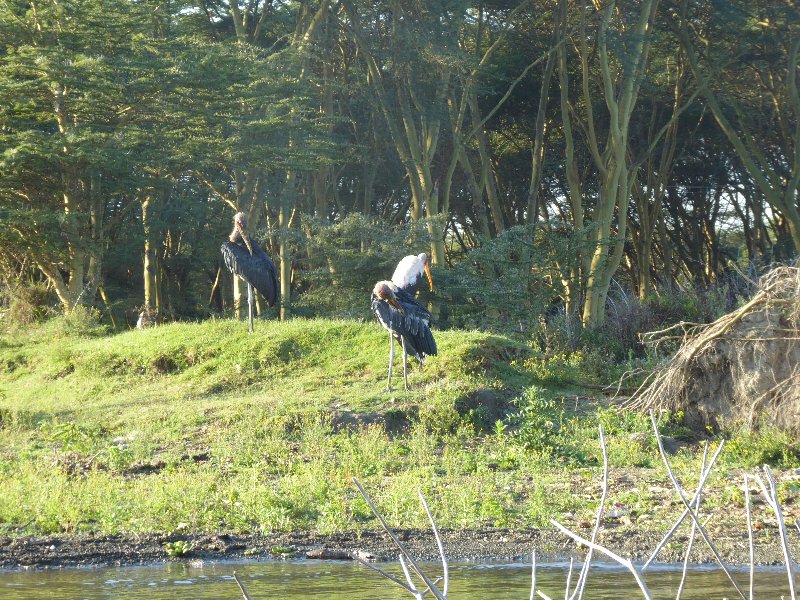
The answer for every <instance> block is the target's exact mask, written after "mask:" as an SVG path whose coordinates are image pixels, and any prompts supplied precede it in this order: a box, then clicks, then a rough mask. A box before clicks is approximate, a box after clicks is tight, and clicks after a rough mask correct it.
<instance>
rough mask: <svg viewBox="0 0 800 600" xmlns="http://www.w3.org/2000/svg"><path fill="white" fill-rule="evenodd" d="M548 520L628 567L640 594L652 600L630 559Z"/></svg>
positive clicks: (559, 528)
mask: <svg viewBox="0 0 800 600" xmlns="http://www.w3.org/2000/svg"><path fill="white" fill-rule="evenodd" d="M550 522H551V523H552V524H553V525H555V527H556V529H558V530H559V531H560V532H561V533H563V534H564V535H568V536H569V537H571V538H572V539H573V540H575V541H576V542H578V543H580V544H584V545H586V546H588V547H589V548H594V549H595V550H597V551H598V552H602V553H603V554H605V555H606V556H608V557H609V558H610V559H611V560H613V561H615V562H618V563H619V564H621V565H622V566H623V567H625V568H626V569H628V571H630V572H631V573H632V574H633V577H634V579H635V580H636V583H637V584H638V585H639V589H640V590H642V594H644V597H645V598H647V600H652V598H653V597H652V596H651V595H650V590H648V589H647V585H646V584H645V582H644V579H643V578H642V575H641V573H639V571H638V570H637V569H636V567H634V566H633V563H632V562H631V561H630V560H628V559H627V558H622V557H621V556H620V555H619V554H616V553H614V552H612V551H611V550H609V549H608V548H605V547H603V546H601V545H599V544H595V543H594V542H591V541H589V540H587V539H586V538H583V537H581V536H579V535H578V534H577V533H573V532H572V531H570V530H569V529H567V528H566V527H564V526H563V525H562V524H561V523H559V522H558V521H556V520H555V519H550Z"/></svg>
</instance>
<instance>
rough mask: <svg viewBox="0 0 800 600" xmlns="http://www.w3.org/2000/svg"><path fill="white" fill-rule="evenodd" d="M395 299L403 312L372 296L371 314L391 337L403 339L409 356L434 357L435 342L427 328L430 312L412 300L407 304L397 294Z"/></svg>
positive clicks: (406, 300) (405, 300) (419, 357)
mask: <svg viewBox="0 0 800 600" xmlns="http://www.w3.org/2000/svg"><path fill="white" fill-rule="evenodd" d="M397 299H398V301H399V303H400V306H402V307H403V312H401V311H399V310H398V309H396V308H395V307H394V306H392V305H390V304H388V303H387V302H385V301H383V300H381V299H380V298H378V297H377V296H375V295H373V296H372V312H374V313H375V316H376V317H378V321H380V323H381V325H383V327H384V328H385V329H387V330H389V331H390V332H391V333H392V335H394V336H395V337H396V338H398V339H400V338H403V339H405V343H406V351H407V352H408V353H409V354H410V355H411V356H415V357H416V358H418V359H420V360H422V359H423V358H425V357H426V356H433V355H435V354H436V341H435V340H434V339H433V334H432V333H431V329H430V327H429V326H428V321H429V320H430V316H431V314H430V312H428V310H427V309H426V308H425V307H424V306H422V305H421V304H419V303H418V302H417V301H416V300H414V299H413V298H411V299H410V302H409V301H408V299H405V298H401V294H397Z"/></svg>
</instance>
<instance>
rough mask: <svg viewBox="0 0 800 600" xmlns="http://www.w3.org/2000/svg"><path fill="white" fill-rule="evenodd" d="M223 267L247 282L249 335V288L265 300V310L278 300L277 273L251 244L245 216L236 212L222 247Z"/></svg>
mask: <svg viewBox="0 0 800 600" xmlns="http://www.w3.org/2000/svg"><path fill="white" fill-rule="evenodd" d="M221 250H222V258H223V260H224V261H225V266H226V267H228V270H229V271H230V272H231V273H233V275H234V277H236V276H239V277H241V278H242V279H244V280H245V281H246V282H247V311H248V319H249V324H250V331H251V332H252V331H253V288H256V290H258V292H259V293H261V295H262V296H264V297H265V298H266V299H267V303H268V304H269V306H274V305H275V300H276V299H277V297H278V272H277V270H276V269H275V263H273V262H272V259H271V258H270V257H269V255H268V254H267V253H266V252H264V250H262V249H261V246H259V245H258V243H255V242H253V240H251V239H250V236H249V235H248V234H247V216H246V215H245V214H244V213H241V212H238V213H236V214H235V215H234V216H233V231H231V235H230V237H229V238H228V241H227V242H225V243H224V244H222V248H221Z"/></svg>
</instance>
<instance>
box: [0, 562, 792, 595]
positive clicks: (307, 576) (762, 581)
mask: <svg viewBox="0 0 800 600" xmlns="http://www.w3.org/2000/svg"><path fill="white" fill-rule="evenodd" d="M379 566H381V567H382V568H385V569H386V570H388V571H390V572H391V573H392V574H393V575H396V576H398V577H401V578H402V574H401V571H400V567H399V565H397V564H389V565H384V564H381V565H379ZM424 569H425V571H426V573H428V574H429V575H435V574H438V573H439V566H438V565H433V564H429V565H425V566H424ZM234 571H236V574H237V575H238V576H239V578H240V579H241V580H242V582H243V583H244V585H245V588H246V589H247V591H248V592H249V594H250V595H251V596H252V598H253V600H264V599H266V598H283V599H288V600H292V599H298V600H299V599H300V598H326V599H330V600H372V599H374V600H378V599H381V600H391V599H395V598H411V597H412V596H411V595H410V594H409V593H408V592H406V591H405V590H402V589H401V588H399V587H398V586H396V584H393V583H392V582H390V581H389V580H387V579H385V578H383V577H382V576H381V575H379V574H378V573H376V572H374V571H372V570H370V569H368V568H366V567H364V566H362V565H359V564H356V563H350V562H333V561H313V560H303V561H264V562H254V561H247V562H239V563H236V562H210V563H204V564H202V565H194V566H192V565H190V564H186V563H177V562H176V563H167V564H157V565H149V566H136V567H114V568H112V567H104V568H73V569H61V570H35V571H4V572H0V599H2V600H16V599H20V600H22V599H24V600H40V599H45V598H47V599H53V598H58V599H64V600H72V599H75V600H84V599H85V600H95V599H101V598H102V599H104V600H109V599H112V598H113V599H117V598H123V599H127V600H138V599H142V600H189V599H191V600H202V599H206V598H208V599H211V598H213V599H215V600H219V599H228V598H230V599H238V598H242V595H241V592H240V591H239V587H238V585H237V584H236V581H235V580H234V579H233V572H234ZM566 574H567V567H566V566H565V565H563V564H549V565H542V566H541V567H540V568H538V569H537V582H538V585H537V588H539V589H541V590H542V591H544V592H545V593H546V594H548V595H549V596H551V597H552V598H563V597H564V584H565V581H566ZM734 575H735V576H736V578H737V580H738V581H739V582H740V585H741V586H742V588H743V589H744V590H745V591H747V587H748V573H747V571H741V570H740V571H735V572H734ZM530 576H531V569H530V565H525V564H522V563H513V564H497V563H466V564H465V563H461V564H455V565H452V566H451V570H450V593H449V597H450V598H451V599H452V600H456V599H457V600H487V599H489V598H491V599H499V600H502V599H509V600H510V599H512V598H513V599H515V600H516V599H519V600H527V599H528V597H529V595H530ZM575 577H577V573H576V575H575ZM573 581H574V579H573ZM679 581H680V570H679V568H678V567H665V566H659V567H657V568H655V569H653V570H651V571H649V573H648V575H647V585H648V586H649V587H650V590H651V592H652V594H653V597H654V598H674V597H675V593H676V591H677V586H678V583H679ZM788 587H789V586H788V580H787V577H786V574H785V572H782V571H780V570H778V569H761V570H759V571H758V572H757V574H756V589H755V592H756V593H755V596H756V597H757V598H780V596H781V595H782V594H783V595H786V596H787V597H788ZM428 597H430V596H428ZM586 597H587V598H590V599H601V600H605V599H612V598H613V599H619V598H641V597H642V596H641V594H640V593H639V592H638V588H637V587H636V584H635V582H634V581H633V578H632V577H631V575H630V574H629V573H627V572H626V571H624V570H622V569H620V568H618V567H616V566H612V565H593V566H592V570H591V573H590V576H589V583H588V586H587V594H586ZM726 597H727V598H737V597H738V595H737V593H736V591H735V590H734V588H733V586H732V585H731V584H730V582H729V581H728V579H727V578H726V576H725V574H724V573H722V572H721V571H720V570H718V569H712V568H696V569H693V570H692V571H691V572H690V574H689V578H688V582H687V584H686V588H685V592H684V594H683V598H685V599H686V600H712V599H716V598H726Z"/></svg>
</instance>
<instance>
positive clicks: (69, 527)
mask: <svg viewBox="0 0 800 600" xmlns="http://www.w3.org/2000/svg"><path fill="white" fill-rule="evenodd" d="M386 337H387V336H386V335H385V334H384V333H383V332H382V330H380V329H379V327H378V326H377V325H374V324H372V323H368V324H364V323H360V322H357V321H331V320H294V321H289V322H286V323H279V322H260V323H258V324H257V330H256V332H255V333H254V334H248V333H247V330H246V325H245V324H243V323H241V322H233V321H207V322H204V323H198V324H172V325H166V326H162V327H158V328H155V329H150V330H145V331H130V332H126V333H122V334H117V335H106V334H104V333H103V332H102V331H99V330H96V329H93V328H91V327H88V326H86V324H82V323H75V322H70V321H68V320H67V321H65V320H63V319H61V320H54V321H51V322H50V323H48V324H46V325H44V326H41V327H39V328H37V329H35V330H33V331H26V332H25V334H24V335H22V334H21V333H20V332H10V333H8V334H4V335H3V337H2V339H1V340H0V533H10V534H14V535H24V534H39V533H54V534H59V533H67V532H68V533H73V532H95V533H122V534H135V533H143V532H174V531H182V532H186V533H192V532H217V531H220V532H222V531H225V532H237V533H246V532H254V533H255V532H269V531H279V530H284V531H285V530H297V529H303V530H311V531H316V532H320V533H326V532H334V531H341V530H352V529H359V528H365V529H375V528H376V524H375V521H374V520H373V519H372V516H371V513H370V511H369V509H368V507H367V506H366V504H365V503H364V502H363V500H362V499H361V498H360V497H359V496H358V495H357V494H356V492H355V490H354V487H353V484H352V477H353V476H356V477H358V478H359V479H360V480H361V481H362V482H363V483H364V485H365V486H366V487H367V488H368V489H369V490H371V493H372V494H373V497H374V499H375V500H376V502H377V503H378V504H379V506H380V507H381V509H382V511H383V512H384V515H385V516H386V518H387V520H389V522H390V523H392V524H394V525H396V526H403V527H423V528H424V527H426V526H427V520H426V518H425V515H424V513H423V512H422V510H421V507H420V506H419V502H418V500H417V497H416V490H417V489H418V488H421V489H422V490H423V492H425V493H426V496H427V497H428V498H429V500H430V504H431V508H432V510H433V511H434V512H435V513H436V515H437V521H438V524H439V525H440V526H442V527H453V528H481V527H487V526H489V527H498V526H499V527H530V526H541V525H544V524H546V523H547V519H548V518H550V517H554V516H557V517H559V518H560V519H562V520H566V521H567V522H570V521H572V522H574V523H578V524H580V522H581V521H583V520H585V519H588V518H590V517H591V513H592V511H593V510H594V508H595V506H596V502H597V501H598V499H599V473H600V466H601V465H600V460H598V455H599V448H598V445H597V430H596V428H597V423H598V422H602V423H603V424H604V426H605V430H606V432H607V434H608V442H609V452H610V460H611V464H612V465H613V467H614V469H615V471H614V473H615V475H614V477H617V479H616V481H617V483H618V484H620V485H618V487H617V488H616V489H614V487H613V486H614V481H615V479H614V478H613V477H612V497H611V500H612V501H617V502H620V503H623V504H624V505H625V506H626V507H627V508H628V509H630V511H631V512H630V514H631V519H633V520H634V521H636V522H638V523H639V524H641V523H650V524H652V525H653V526H657V527H658V526H660V525H661V523H662V520H663V517H664V515H666V514H670V515H672V513H673V512H674V496H673V495H672V494H671V493H670V490H669V488H668V486H667V484H666V476H665V475H664V474H663V471H662V469H661V465H660V462H659V458H658V456H657V453H656V450H655V445H654V443H653V442H652V441H651V437H650V436H647V435H646V434H640V433H639V432H646V431H647V423H646V420H645V419H644V418H643V417H641V416H638V415H629V414H618V413H617V412H615V411H612V410H610V409H608V408H607V407H605V406H604V404H605V402H604V401H603V400H602V399H598V398H592V397H587V396H585V395H583V394H584V393H583V392H581V391H580V390H578V389H577V388H570V387H569V385H568V384H567V383H566V382H568V381H572V380H574V379H581V378H592V377H596V374H597V373H599V372H603V369H602V368H599V367H598V365H597V359H596V357H595V358H591V357H586V356H581V355H573V356H562V357H551V358H548V357H545V356H542V355H541V354H539V353H538V352H536V351H535V350H534V349H532V348H531V347H529V346H527V345H525V344H524V343H522V342H520V341H515V340H512V339H509V338H506V337H503V336H499V335H492V334H487V333H479V332H465V331H442V332H437V333H436V338H437V343H438V345H439V351H440V354H439V356H437V357H433V358H431V359H429V360H428V361H427V362H426V363H425V365H424V366H422V367H420V366H419V365H417V364H416V363H415V364H414V365H413V367H412V371H411V382H412V386H413V387H412V390H411V391H409V392H404V391H395V392H392V393H389V392H386V391H384V388H385V375H386V361H387V358H388V348H387V346H388V340H387V339H386ZM593 361H594V362H593ZM605 372H606V374H607V375H610V374H611V372H612V370H611V369H606V371H605ZM400 382H401V380H400V379H397V385H399V384H400ZM594 382H595V383H596V382H597V381H596V380H595V381H594ZM662 424H663V426H664V427H665V430H668V432H671V433H673V434H674V435H676V436H678V437H680V435H681V433H682V431H681V429H680V426H679V423H677V422H676V419H675V418H671V419H670V418H668V417H664V418H663V419H662ZM713 443H716V442H713ZM728 448H729V450H727V451H725V453H724V454H723V458H722V467H721V468H720V469H719V470H718V471H717V474H716V475H715V477H714V479H713V481H712V485H711V487H710V491H709V494H708V500H707V502H708V506H710V507H713V506H715V505H716V506H719V507H722V508H724V507H726V506H729V505H730V503H732V502H733V503H737V502H741V500H742V492H741V489H740V487H741V486H740V482H739V481H734V480H732V479H730V478H728V475H730V474H731V473H732V472H734V470H735V469H738V468H742V467H749V466H753V465H757V464H761V463H762V462H771V463H772V464H774V465H776V466H778V467H782V468H790V467H796V466H797V465H798V458H797V448H796V442H793V441H792V440H788V439H786V438H783V437H781V436H780V435H773V434H770V435H760V436H747V435H745V434H740V435H739V436H738V437H736V438H735V439H734V440H732V443H729V445H728ZM675 464H676V468H677V469H678V472H679V473H680V475H681V476H682V477H683V478H684V479H685V481H686V483H687V484H688V485H691V484H692V482H694V481H696V480H697V474H698V471H699V464H700V457H699V455H698V451H697V448H696V447H694V446H691V445H685V446H684V448H683V450H681V451H680V452H679V453H678V454H677V455H676V456H675ZM623 478H627V479H623ZM626 481H627V484H626V483H625V482H626ZM620 482H621V483H620ZM781 485H782V486H783V487H782V493H783V498H784V499H785V500H786V503H787V509H788V513H787V516H788V518H789V519H793V518H794V512H793V510H794V508H793V507H794V501H795V499H796V498H797V496H798V493H799V492H800V489H797V484H796V483H795V484H793V483H792V482H790V481H789V482H784V483H782V484H781ZM793 485H794V487H792V486H793Z"/></svg>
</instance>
